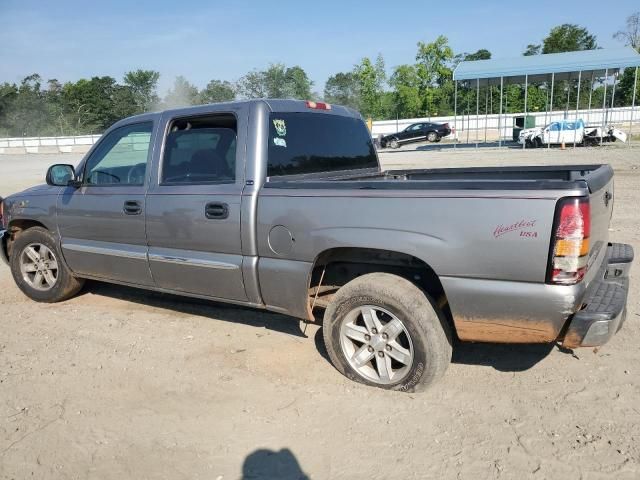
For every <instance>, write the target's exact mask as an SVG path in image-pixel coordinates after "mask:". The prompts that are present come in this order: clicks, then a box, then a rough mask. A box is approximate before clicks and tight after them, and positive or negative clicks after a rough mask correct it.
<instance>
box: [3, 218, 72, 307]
mask: <svg viewBox="0 0 640 480" xmlns="http://www.w3.org/2000/svg"><path fill="white" fill-rule="evenodd" d="M38 258H39V260H38ZM9 260H10V265H11V274H12V275H13V279H14V281H15V282H16V285H17V286H18V288H19V289H20V290H21V291H22V293H24V294H25V295H26V296H27V297H29V298H30V299H31V300H35V301H37V302H44V303H55V302H61V301H63V300H67V299H68V298H71V297H73V296H74V295H75V294H76V293H78V292H79V291H80V289H81V288H82V285H83V284H84V280H82V279H79V278H76V277H74V276H73V274H72V273H71V271H70V270H69V267H67V265H66V264H65V262H64V259H63V258H62V255H61V254H60V249H59V248H58V245H57V243H56V241H55V239H54V238H53V235H51V233H50V232H49V231H48V230H46V229H45V228H42V227H33V228H29V229H28V230H25V231H24V232H22V233H21V234H20V235H19V236H18V237H17V238H16V240H15V241H14V242H13V244H12V245H11V257H10V259H9ZM54 265H55V268H52V267H53V266H54ZM38 274H40V277H39V280H38V277H37V275H38Z"/></svg>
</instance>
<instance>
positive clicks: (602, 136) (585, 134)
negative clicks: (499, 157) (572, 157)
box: [518, 119, 627, 148]
mask: <svg viewBox="0 0 640 480" xmlns="http://www.w3.org/2000/svg"><path fill="white" fill-rule="evenodd" d="M601 140H602V141H605V142H615V141H616V140H620V141H622V142H626V141H627V134H626V133H624V132H623V131H622V130H620V129H618V128H615V127H614V126H613V125H607V126H605V127H604V128H603V127H602V126H596V127H585V125H584V121H583V120H582V119H579V120H577V121H575V122H570V121H568V120H562V121H559V122H551V123H550V124H548V125H547V126H545V127H536V128H527V129H525V130H522V131H521V132H520V135H519V137H518V143H520V144H521V145H522V144H525V146H526V147H532V148H535V147H542V146H543V145H560V144H563V143H564V144H571V143H574V142H575V143H576V144H579V145H582V144H585V145H595V144H598V143H600V141H601Z"/></svg>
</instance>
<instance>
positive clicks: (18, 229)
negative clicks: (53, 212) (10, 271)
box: [0, 218, 51, 259]
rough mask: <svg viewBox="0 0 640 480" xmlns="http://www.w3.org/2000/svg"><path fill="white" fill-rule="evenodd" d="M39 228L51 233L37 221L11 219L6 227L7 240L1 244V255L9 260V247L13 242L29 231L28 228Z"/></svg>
mask: <svg viewBox="0 0 640 480" xmlns="http://www.w3.org/2000/svg"><path fill="white" fill-rule="evenodd" d="M34 227H40V228H43V229H45V230H47V231H51V229H49V228H48V227H47V226H46V225H45V224H44V223H42V222H39V221H37V220H33V219H30V218H12V219H11V220H10V221H9V224H8V225H7V231H8V233H9V234H8V235H7V239H6V241H3V242H2V245H1V246H0V248H2V249H3V252H2V254H3V255H5V256H6V258H7V259H9V258H11V246H12V244H13V242H15V240H16V238H18V237H19V236H20V235H21V234H22V233H23V232H25V231H26V230H29V229H30V228H34Z"/></svg>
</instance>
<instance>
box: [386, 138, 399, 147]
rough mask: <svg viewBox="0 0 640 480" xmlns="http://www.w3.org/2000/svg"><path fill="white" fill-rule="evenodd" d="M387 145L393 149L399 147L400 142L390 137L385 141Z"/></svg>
mask: <svg viewBox="0 0 640 480" xmlns="http://www.w3.org/2000/svg"><path fill="white" fill-rule="evenodd" d="M387 146H388V147H391V148H393V149H396V148H398V147H400V142H398V139H397V138H392V139H391V140H389V141H388V142H387Z"/></svg>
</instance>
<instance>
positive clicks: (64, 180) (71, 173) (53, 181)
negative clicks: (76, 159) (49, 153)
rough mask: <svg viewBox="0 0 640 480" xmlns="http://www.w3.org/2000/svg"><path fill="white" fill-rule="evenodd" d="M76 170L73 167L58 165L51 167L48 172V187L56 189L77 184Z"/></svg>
mask: <svg viewBox="0 0 640 480" xmlns="http://www.w3.org/2000/svg"><path fill="white" fill-rule="evenodd" d="M75 175H76V172H75V169H74V168H73V165H65V164H56V165H51V166H50V167H49V170H47V185H53V186H55V187H66V186H68V185H73V184H74V182H75Z"/></svg>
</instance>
